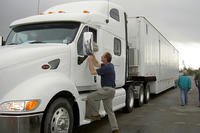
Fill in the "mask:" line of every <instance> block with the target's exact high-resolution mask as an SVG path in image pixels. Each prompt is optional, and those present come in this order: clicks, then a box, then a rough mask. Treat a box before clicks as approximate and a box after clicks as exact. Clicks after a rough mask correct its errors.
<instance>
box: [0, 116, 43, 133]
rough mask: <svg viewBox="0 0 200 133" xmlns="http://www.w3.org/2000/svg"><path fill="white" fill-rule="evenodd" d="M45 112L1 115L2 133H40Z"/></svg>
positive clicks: (0, 125)
mask: <svg viewBox="0 0 200 133" xmlns="http://www.w3.org/2000/svg"><path fill="white" fill-rule="evenodd" d="M42 116H43V113H39V114H31V115H30V114H29V115H0V132H1V133H40V129H41V123H42Z"/></svg>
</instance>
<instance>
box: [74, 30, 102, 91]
mask: <svg viewBox="0 0 200 133" xmlns="http://www.w3.org/2000/svg"><path fill="white" fill-rule="evenodd" d="M88 31H89V32H92V33H93V42H94V43H95V45H97V30H96V29H94V28H91V27H88V26H85V27H84V28H83V30H82V32H81V34H80V36H79V38H78V41H77V62H76V65H75V67H74V73H76V74H75V75H73V77H74V80H75V84H76V86H77V88H78V90H79V91H87V90H96V89H97V86H98V83H97V78H98V77H97V76H94V75H91V74H90V71H89V69H88V61H87V55H84V52H83V33H84V32H88Z"/></svg>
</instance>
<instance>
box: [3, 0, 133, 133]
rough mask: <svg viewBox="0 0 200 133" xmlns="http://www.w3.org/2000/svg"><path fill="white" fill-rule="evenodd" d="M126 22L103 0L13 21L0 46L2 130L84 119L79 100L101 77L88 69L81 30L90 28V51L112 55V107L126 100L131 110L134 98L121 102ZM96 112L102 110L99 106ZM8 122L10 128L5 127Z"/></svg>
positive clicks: (58, 126)
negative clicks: (114, 76)
mask: <svg viewBox="0 0 200 133" xmlns="http://www.w3.org/2000/svg"><path fill="white" fill-rule="evenodd" d="M108 4H109V6H108ZM108 7H109V8H108ZM125 25H126V20H125V12H124V10H123V9H122V8H121V7H120V6H118V5H115V4H112V3H107V2H103V1H94V2H93V1H89V2H88V1H85V2H73V3H68V4H63V5H58V6H55V7H52V8H49V9H48V10H46V11H44V12H43V13H42V14H40V15H36V16H30V17H27V18H23V19H20V20H16V21H14V22H13V23H12V24H11V25H10V28H11V32H10V34H9V36H8V38H7V40H6V42H5V45H4V46H1V48H0V60H1V62H0V74H1V75H3V76H1V78H0V84H1V86H0V125H1V129H2V130H3V131H4V132H7V133H11V132H12V133H23V132H24V133H25V132H26V133H38V132H52V133H53V132H59V131H60V132H62V131H64V132H67V133H71V132H72V129H73V126H74V125H83V124H87V123H88V121H86V120H85V110H86V105H85V100H83V99H84V98H85V97H87V95H88V94H89V93H90V92H92V91H94V90H96V89H97V88H98V87H101V85H100V77H99V76H92V75H91V74H90V72H89V70H88V64H87V56H88V55H87V54H86V53H85V50H84V39H85V37H84V33H85V32H90V33H92V36H93V37H92V41H93V43H92V47H93V54H95V55H96V57H97V59H98V60H100V57H101V55H102V54H103V53H104V52H110V53H111V54H112V56H113V59H112V63H113V64H114V67H115V71H116V88H117V89H116V94H115V98H114V101H113V108H114V110H117V109H120V108H123V107H126V106H127V105H128V108H129V111H132V108H133V103H132V102H133V101H131V100H129V101H128V102H129V103H130V102H131V103H130V104H129V103H126V102H127V99H126V96H127V95H126V91H125V89H124V88H123V86H124V85H125V79H126V69H127V68H126V61H127V59H126V56H127V55H126V47H127V43H126V28H125V27H126V26H125ZM1 42H2V41H1ZM129 91H130V90H129ZM131 94H132V93H131ZM131 96H132V95H129V97H131ZM100 113H101V114H102V115H105V111H104V109H103V106H101V108H100ZM10 124H12V128H8V125H10ZM18 125H19V126H18ZM49 125H50V126H49ZM33 129H34V130H33Z"/></svg>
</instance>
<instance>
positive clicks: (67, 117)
mask: <svg viewBox="0 0 200 133" xmlns="http://www.w3.org/2000/svg"><path fill="white" fill-rule="evenodd" d="M73 123H74V117H73V110H72V107H71V105H70V103H69V101H68V100H67V99H65V98H58V99H56V100H55V101H53V103H52V104H51V105H50V106H49V107H48V109H47V111H46V113H45V116H44V133H72V129H73Z"/></svg>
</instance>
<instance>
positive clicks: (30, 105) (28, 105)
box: [25, 100, 39, 111]
mask: <svg viewBox="0 0 200 133" xmlns="http://www.w3.org/2000/svg"><path fill="white" fill-rule="evenodd" d="M25 105H26V107H25V109H26V111H31V110H34V109H35V108H37V106H38V105H39V101H38V100H31V101H26V103H25Z"/></svg>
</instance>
